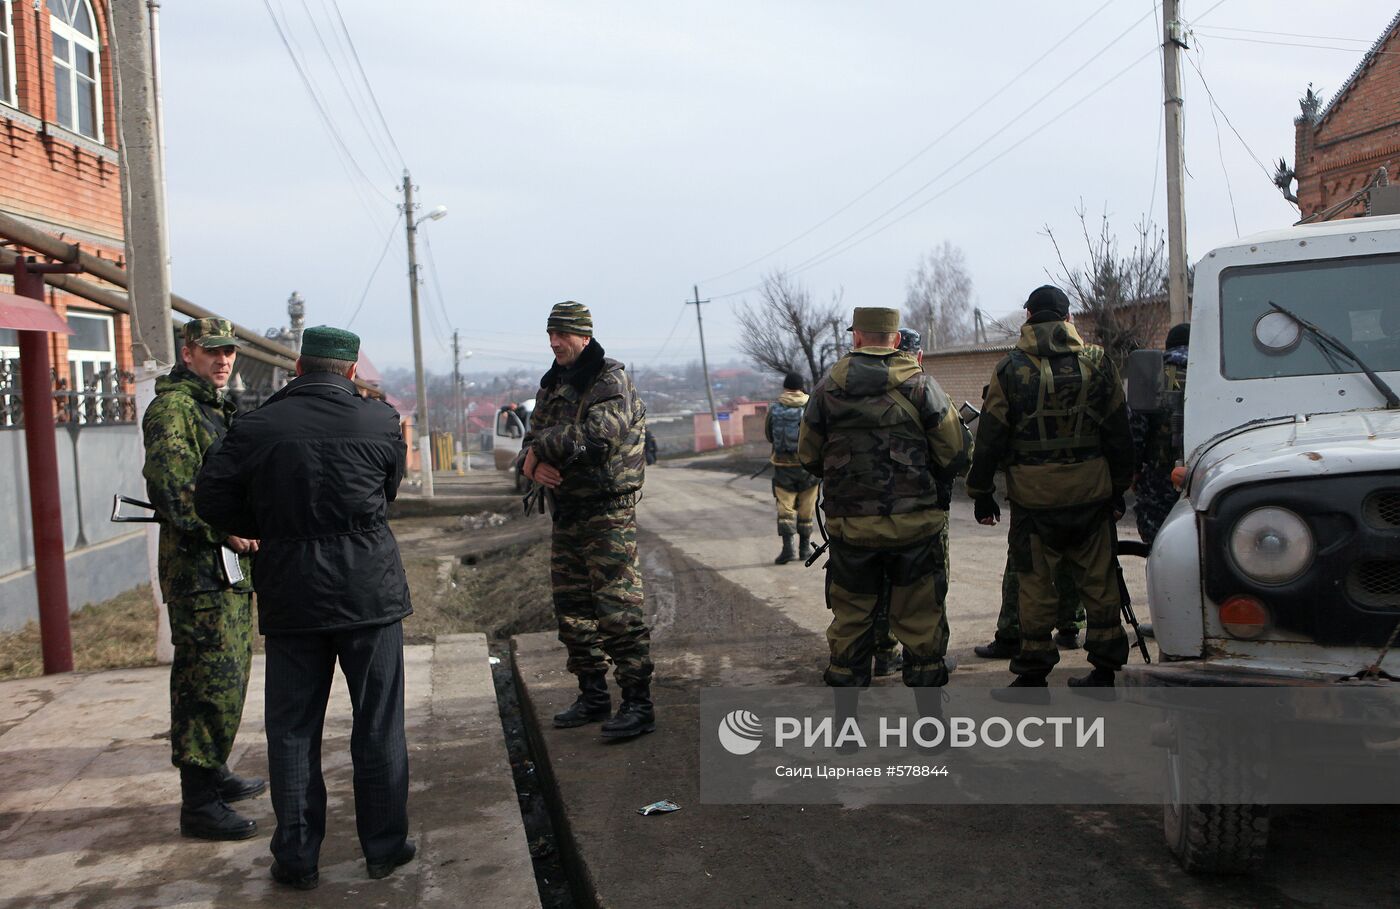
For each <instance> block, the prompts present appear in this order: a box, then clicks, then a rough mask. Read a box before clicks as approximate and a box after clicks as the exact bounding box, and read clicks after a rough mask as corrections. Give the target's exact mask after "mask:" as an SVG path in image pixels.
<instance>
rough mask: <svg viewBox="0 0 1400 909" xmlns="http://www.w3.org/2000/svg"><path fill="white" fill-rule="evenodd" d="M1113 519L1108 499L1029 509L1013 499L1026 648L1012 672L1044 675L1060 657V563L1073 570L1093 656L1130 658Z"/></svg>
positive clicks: (1098, 660)
mask: <svg viewBox="0 0 1400 909" xmlns="http://www.w3.org/2000/svg"><path fill="white" fill-rule="evenodd" d="M1112 520H1113V517H1112V515H1111V514H1110V513H1109V509H1108V506H1107V505H1090V506H1079V507H1073V508H1063V509H1028V508H1022V507H1020V506H1018V505H1016V504H1015V503H1014V502H1013V503H1012V505H1011V532H1010V548H1011V562H1012V565H1013V566H1014V567H1015V569H1016V575H1017V579H1018V581H1019V582H1020V588H1021V589H1020V596H1019V597H1018V604H1019V608H1020V619H1021V652H1020V653H1019V654H1017V655H1016V656H1015V657H1013V658H1012V660H1011V671H1012V672H1014V673H1016V674H1017V675H1029V676H1045V675H1046V674H1048V673H1049V672H1050V670H1051V669H1053V668H1054V666H1055V664H1056V663H1058V662H1059V661H1060V651H1059V648H1058V647H1056V646H1055V644H1054V642H1053V641H1052V640H1051V632H1052V631H1053V630H1054V627H1055V622H1056V620H1057V619H1058V617H1059V613H1060V592H1059V590H1058V589H1057V588H1056V578H1057V576H1058V575H1059V573H1060V571H1061V570H1064V571H1067V572H1068V574H1069V576H1070V579H1071V580H1072V581H1073V583H1074V588H1075V590H1076V591H1078V593H1079V597H1080V599H1081V600H1082V601H1083V603H1084V611H1085V613H1086V614H1087V616H1088V631H1087V632H1086V633H1085V635H1084V650H1085V651H1086V653H1087V654H1088V656H1089V662H1090V663H1092V664H1093V665H1094V666H1096V667H1098V668H1100V669H1111V670H1114V671H1117V670H1118V669H1121V668H1122V667H1123V664H1124V663H1125V662H1126V661H1127V659H1128V636H1127V635H1126V634H1125V633H1124V632H1123V623H1122V621H1121V620H1120V618H1119V610H1120V609H1121V607H1122V601H1121V599H1120V598H1119V593H1118V573H1117V568H1118V563H1117V559H1116V556H1115V555H1114V552H1113V526H1112V524H1111V523H1110V522H1111V521H1112ZM1062 566H1063V569H1062Z"/></svg>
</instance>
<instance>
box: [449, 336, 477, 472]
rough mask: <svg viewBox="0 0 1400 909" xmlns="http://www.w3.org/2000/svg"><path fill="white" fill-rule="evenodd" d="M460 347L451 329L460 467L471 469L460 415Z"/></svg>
mask: <svg viewBox="0 0 1400 909" xmlns="http://www.w3.org/2000/svg"><path fill="white" fill-rule="evenodd" d="M461 364H462V346H461V344H460V343H459V341H458V332H457V329H455V328H454V329H452V394H453V406H454V408H455V410H454V411H453V413H454V414H455V415H456V418H457V419H456V420H455V422H456V424H457V426H456V429H457V438H459V439H461V440H462V441H461V450H462V467H463V468H464V469H465V470H471V469H472V460H471V459H472V452H471V445H469V444H468V443H467V418H466V416H465V415H464V414H463V413H462V369H461Z"/></svg>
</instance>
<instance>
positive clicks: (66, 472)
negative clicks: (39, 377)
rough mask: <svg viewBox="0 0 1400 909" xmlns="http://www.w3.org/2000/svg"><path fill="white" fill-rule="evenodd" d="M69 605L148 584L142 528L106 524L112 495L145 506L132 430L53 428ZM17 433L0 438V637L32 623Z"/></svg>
mask: <svg viewBox="0 0 1400 909" xmlns="http://www.w3.org/2000/svg"><path fill="white" fill-rule="evenodd" d="M58 473H59V490H60V495H61V497H62V501H63V540H64V545H65V547H66V548H67V550H68V559H67V567H68V603H69V607H70V608H71V609H74V610H77V609H81V608H82V607H83V606H85V605H86V604H88V603H91V602H98V601H101V600H105V599H108V598H109V597H113V596H116V595H117V594H119V593H123V592H125V591H127V590H130V589H131V588H132V587H135V586H137V585H138V584H143V583H145V582H147V581H149V580H150V571H149V568H148V562H147V557H146V533H145V528H146V526H147V525H144V524H113V523H112V522H111V521H110V520H109V518H110V517H111V514H112V495H113V494H114V493H121V494H123V495H128V496H132V497H135V498H140V499H144V498H146V484H145V481H144V480H142V478H141V437H140V429H139V427H137V426H135V425H133V424H117V425H109V426H79V425H68V426H59V427H58ZM33 568H34V536H33V529H32V527H31V523H30V513H29V470H28V462H27V459H26V457H25V450H24V431H23V430H20V429H13V430H0V631H3V630H8V629H12V628H16V627H19V626H22V625H23V624H24V623H25V622H27V621H29V620H31V619H35V618H37V617H38V614H39V608H38V601H37V598H36V594H35V589H34V575H33Z"/></svg>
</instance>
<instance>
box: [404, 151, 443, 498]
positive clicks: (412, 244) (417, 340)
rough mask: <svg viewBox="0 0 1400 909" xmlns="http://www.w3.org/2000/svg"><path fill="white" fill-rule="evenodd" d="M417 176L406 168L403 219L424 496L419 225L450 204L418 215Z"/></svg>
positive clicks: (429, 452) (426, 458) (429, 487)
mask: <svg viewBox="0 0 1400 909" xmlns="http://www.w3.org/2000/svg"><path fill="white" fill-rule="evenodd" d="M415 210H416V206H415V205H414V203H413V180H412V178H410V177H409V175H408V171H407V170H405V171H404V172H403V220H404V224H405V225H406V226H407V227H408V299H409V304H410V305H411V307H412V309H413V376H414V381H415V382H416V384H417V386H418V418H417V420H416V421H415V426H416V429H417V432H418V460H419V467H420V471H421V473H420V476H421V477H422V486H421V487H420V488H421V489H422V492H423V496H424V498H432V496H433V448H432V437H431V434H430V432H429V429H428V388H427V385H426V384H425V383H424V381H423V332H422V329H421V328H420V327H419V320H418V246H417V242H418V225H419V224H422V223H423V222H424V221H437V220H439V219H441V218H445V217H447V206H445V205H439V206H438V207H437V208H434V209H433V210H432V211H430V212H428V213H427V214H426V215H424V216H423V217H421V218H415V217H414V211H415Z"/></svg>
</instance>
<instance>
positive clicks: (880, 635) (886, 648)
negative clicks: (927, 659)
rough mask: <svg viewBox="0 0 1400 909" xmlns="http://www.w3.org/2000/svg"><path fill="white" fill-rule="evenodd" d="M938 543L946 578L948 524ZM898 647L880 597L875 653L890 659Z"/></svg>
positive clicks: (885, 603)
mask: <svg viewBox="0 0 1400 909" xmlns="http://www.w3.org/2000/svg"><path fill="white" fill-rule="evenodd" d="M938 543H939V545H940V546H942V547H943V577H944V579H945V580H946V579H947V578H949V577H952V571H951V566H950V564H949V560H948V525H947V524H944V525H943V529H942V530H941V531H940V532H939V534H938ZM898 649H899V641H898V640H896V639H895V636H894V634H893V632H891V631H890V604H889V601H888V599H887V598H885V597H881V599H880V602H879V603H878V604H877V605H876V607H875V654H876V656H882V657H884V658H885V659H886V660H890V661H892V660H893V658H894V652H895V651H896V650H898Z"/></svg>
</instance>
